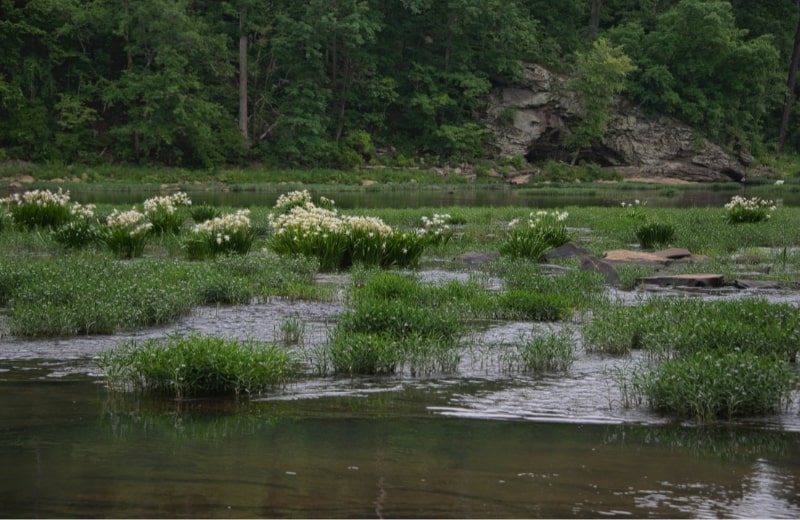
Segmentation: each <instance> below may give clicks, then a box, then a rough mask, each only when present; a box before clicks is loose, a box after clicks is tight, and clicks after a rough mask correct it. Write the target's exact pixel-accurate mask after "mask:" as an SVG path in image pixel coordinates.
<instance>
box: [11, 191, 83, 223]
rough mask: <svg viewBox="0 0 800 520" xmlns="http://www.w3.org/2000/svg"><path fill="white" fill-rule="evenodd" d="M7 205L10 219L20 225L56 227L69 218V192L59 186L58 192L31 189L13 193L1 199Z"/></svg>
mask: <svg viewBox="0 0 800 520" xmlns="http://www.w3.org/2000/svg"><path fill="white" fill-rule="evenodd" d="M2 202H4V203H5V204H6V205H7V208H8V212H9V214H10V215H11V220H12V221H13V222H14V223H15V224H17V225H19V226H22V227H25V228H28V229H33V228H37V227H49V228H57V227H58V226H61V225H62V224H65V223H66V222H68V221H69V220H70V200H69V192H64V191H62V190H61V189H60V188H59V190H58V193H52V192H51V191H50V190H32V191H26V192H24V193H22V194H19V193H15V194H13V195H11V196H9V197H6V198H4V199H2Z"/></svg>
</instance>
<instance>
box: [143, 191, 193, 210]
mask: <svg viewBox="0 0 800 520" xmlns="http://www.w3.org/2000/svg"><path fill="white" fill-rule="evenodd" d="M191 205H192V201H191V199H190V198H189V196H188V195H187V194H185V193H183V192H182V191H179V192H178V193H173V194H172V195H164V196H160V197H152V198H149V199H147V200H145V201H144V212H145V214H146V215H152V214H154V213H157V212H159V211H160V210H164V211H166V212H167V214H169V215H172V214H173V213H175V211H176V209H177V206H191Z"/></svg>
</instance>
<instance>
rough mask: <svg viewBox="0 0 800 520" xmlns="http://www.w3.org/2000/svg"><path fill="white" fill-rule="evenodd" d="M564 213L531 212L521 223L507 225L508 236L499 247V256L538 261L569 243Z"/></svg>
mask: <svg viewBox="0 0 800 520" xmlns="http://www.w3.org/2000/svg"><path fill="white" fill-rule="evenodd" d="M568 216H569V213H567V212H566V211H543V210H540V211H536V212H531V213H530V215H529V216H528V218H527V219H526V220H525V221H524V222H523V221H521V220H520V219H514V220H512V221H511V222H509V223H508V227H509V229H510V230H511V232H510V234H509V236H508V237H507V238H506V240H505V241H504V242H503V243H502V244H501V245H500V254H503V255H508V256H512V257H522V258H530V259H532V260H536V261H539V260H540V259H541V258H542V256H544V254H545V253H546V252H547V251H549V250H550V249H553V248H555V247H558V246H560V245H563V244H565V243H567V242H568V241H569V233H568V232H567V225H566V220H567V217H568Z"/></svg>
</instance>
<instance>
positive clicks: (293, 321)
mask: <svg viewBox="0 0 800 520" xmlns="http://www.w3.org/2000/svg"><path fill="white" fill-rule="evenodd" d="M278 331H279V332H280V340H281V343H283V344H284V345H296V344H298V343H300V342H301V341H302V339H303V336H304V335H305V331H306V324H305V323H304V322H302V321H300V320H299V319H298V318H288V319H285V320H283V321H282V322H281V323H280V325H279V326H278Z"/></svg>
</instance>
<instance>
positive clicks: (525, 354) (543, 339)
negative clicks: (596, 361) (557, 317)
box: [503, 330, 576, 372]
mask: <svg viewBox="0 0 800 520" xmlns="http://www.w3.org/2000/svg"><path fill="white" fill-rule="evenodd" d="M575 355H576V353H575V342H574V340H573V339H572V337H571V335H570V334H569V333H568V331H560V332H553V331H537V330H534V331H533V332H531V334H529V335H523V336H521V337H520V338H519V341H517V342H514V343H513V344H512V345H511V346H510V348H508V349H506V352H505V353H504V355H503V363H504V365H505V368H506V369H507V370H517V371H521V372H560V371H565V370H567V369H569V367H571V366H572V363H573V362H574V361H575Z"/></svg>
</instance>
